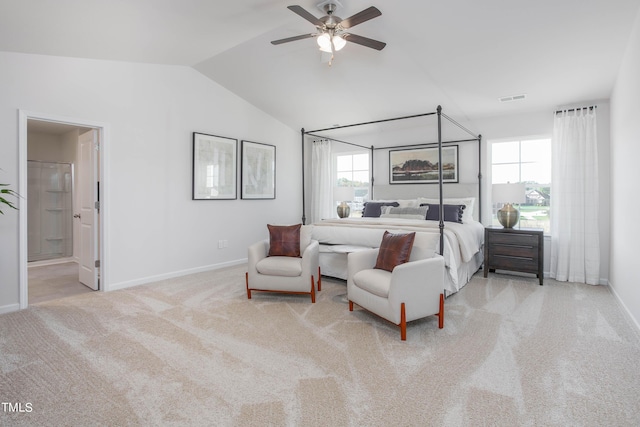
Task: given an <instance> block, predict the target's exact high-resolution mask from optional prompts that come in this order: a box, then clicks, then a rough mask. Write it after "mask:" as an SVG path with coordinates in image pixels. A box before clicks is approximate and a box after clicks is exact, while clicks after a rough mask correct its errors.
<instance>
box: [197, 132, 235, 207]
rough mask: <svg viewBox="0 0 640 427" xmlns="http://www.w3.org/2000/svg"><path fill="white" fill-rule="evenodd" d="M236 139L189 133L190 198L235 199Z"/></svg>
mask: <svg viewBox="0 0 640 427" xmlns="http://www.w3.org/2000/svg"><path fill="white" fill-rule="evenodd" d="M237 176H238V140H237V139H233V138H226V137H223V136H216V135H208V134H204V133H198V132H194V133H193V194H192V198H193V200H231V199H237V198H238V190H237V187H238V184H237V179H238V178H237Z"/></svg>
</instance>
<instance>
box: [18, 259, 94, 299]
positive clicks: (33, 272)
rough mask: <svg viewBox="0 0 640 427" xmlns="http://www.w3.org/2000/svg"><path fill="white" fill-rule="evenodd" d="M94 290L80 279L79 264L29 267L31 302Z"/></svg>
mask: <svg viewBox="0 0 640 427" xmlns="http://www.w3.org/2000/svg"><path fill="white" fill-rule="evenodd" d="M87 292H93V290H92V289H90V288H88V287H87V286H85V285H83V284H82V283H80V282H79V281H78V264H77V263H75V262H66V263H63V264H51V265H44V266H37V267H29V304H38V303H41V302H44V301H50V300H54V299H58V298H64V297H68V296H71V295H77V294H82V293H87Z"/></svg>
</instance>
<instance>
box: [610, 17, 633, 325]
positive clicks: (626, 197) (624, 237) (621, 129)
mask: <svg viewBox="0 0 640 427" xmlns="http://www.w3.org/2000/svg"><path fill="white" fill-rule="evenodd" d="M638 76H640V12H639V13H638V17H637V18H636V21H635V26H634V30H633V32H632V34H631V37H630V39H629V44H628V45H627V50H626V54H625V56H624V59H623V62H622V65H621V67H620V72H619V74H618V78H617V80H616V84H615V87H614V90H613V94H612V96H611V165H612V167H611V200H610V206H611V211H612V213H614V214H615V217H614V218H612V221H611V228H610V232H611V253H610V263H611V274H610V277H609V281H610V284H611V287H612V288H613V290H614V292H615V293H616V294H617V296H618V297H619V298H620V300H621V301H622V304H623V305H624V306H625V307H626V309H627V310H628V311H629V313H630V314H631V316H632V317H633V318H634V321H635V322H636V325H638V327H640V286H639V279H640V274H639V273H638V264H637V262H638V259H637V258H638V253H637V251H636V250H635V246H636V244H637V243H638V242H639V241H640V227H638V225H637V223H636V215H635V213H636V212H638V211H640V198H638V197H637V193H638V183H639V182H640V180H639V179H638V178H639V177H640V172H639V168H638V159H639V158H640V120H639V119H640V103H639V102H638V99H640V79H639V78H638Z"/></svg>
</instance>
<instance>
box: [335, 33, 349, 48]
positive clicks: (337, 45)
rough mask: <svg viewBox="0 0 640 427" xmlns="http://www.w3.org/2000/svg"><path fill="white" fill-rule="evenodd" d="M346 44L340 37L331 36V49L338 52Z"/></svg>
mask: <svg viewBox="0 0 640 427" xmlns="http://www.w3.org/2000/svg"><path fill="white" fill-rule="evenodd" d="M346 44H347V41H346V40H345V39H343V38H342V37H340V36H333V48H334V49H335V50H336V51H339V50H340V49H342V48H343V47H344V46H345V45H346Z"/></svg>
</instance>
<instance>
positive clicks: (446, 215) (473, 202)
mask: <svg viewBox="0 0 640 427" xmlns="http://www.w3.org/2000/svg"><path fill="white" fill-rule="evenodd" d="M429 117H431V118H435V119H436V120H437V122H436V128H437V130H436V133H437V140H436V141H435V142H426V143H418V144H405V145H393V146H384V147H374V146H373V145H372V146H370V147H366V146H364V145H359V144H355V143H352V142H348V141H343V140H339V139H336V138H333V137H331V136H330V135H331V132H332V131H335V130H337V129H344V128H353V127H359V126H367V125H374V124H379V123H386V122H396V121H402V120H408V119H412V120H416V119H418V120H419V119H426V120H429ZM443 119H444V120H445V121H446V124H450V125H452V126H455V128H456V131H458V132H460V131H462V132H463V133H464V135H465V137H466V136H470V137H469V138H462V139H447V140H444V139H443V131H442V120H443ZM301 134H302V157H303V171H302V176H303V185H302V187H303V194H302V200H303V201H302V211H303V217H302V223H303V224H306V216H305V212H306V203H305V185H304V179H305V171H304V164H305V154H304V153H305V150H304V147H305V144H306V143H307V137H315V138H322V139H326V140H330V141H335V142H338V143H342V144H349V145H352V146H356V147H359V148H361V149H365V150H368V151H370V172H371V183H370V194H369V197H368V200H367V202H366V203H365V205H364V211H363V214H364V215H363V217H362V218H339V219H336V218H333V219H322V220H320V221H316V222H314V224H313V231H312V238H313V239H315V240H318V242H319V243H320V267H321V270H322V274H323V275H325V276H330V277H337V278H340V279H346V278H347V256H348V254H349V253H350V252H355V251H359V250H363V249H368V248H376V247H379V245H380V242H381V240H382V235H383V233H384V231H385V230H387V231H389V232H391V233H402V232H414V231H415V232H416V238H415V243H414V246H413V251H412V259H421V258H429V257H432V256H434V254H435V253H438V254H440V255H442V256H443V257H444V259H445V267H446V274H445V289H444V291H445V295H450V294H452V293H455V292H458V291H459V290H460V289H461V288H462V287H463V286H464V285H465V284H466V283H467V282H468V281H469V280H470V279H471V277H472V276H473V274H474V273H475V272H476V271H477V270H478V269H479V268H480V267H481V265H482V262H483V243H484V227H483V226H482V224H481V223H480V220H481V202H480V200H481V199H480V195H481V185H480V184H481V179H482V175H481V172H480V168H481V152H482V150H481V144H482V137H481V135H475V134H473V133H472V132H471V131H469V130H468V129H466V128H465V127H464V126H462V125H460V124H459V123H457V122H456V121H455V120H453V119H451V118H450V117H448V116H446V115H445V114H443V113H442V108H441V107H440V106H438V108H437V110H436V111H435V112H432V113H425V114H417V115H412V116H405V117H398V118H392V119H385V120H379V121H374V122H365V123H357V124H351V125H346V126H336V127H332V128H327V129H318V130H313V131H305V130H304V129H302V130H301ZM474 142H475V143H477V183H462V184H460V183H459V182H458V175H459V171H460V169H461V168H460V166H459V165H458V164H457V160H458V159H457V155H458V152H457V149H458V145H455V146H454V144H468V143H474ZM447 147H455V154H456V168H457V169H456V177H455V180H451V179H449V180H448V181H447V179H446V178H445V176H444V174H445V172H444V171H443V169H445V168H442V167H439V166H438V167H437V173H436V172H433V173H434V174H436V175H437V177H435V178H432V180H431V182H433V184H437V185H433V184H429V183H412V182H411V180H410V179H407V181H402V182H400V185H397V184H398V182H396V183H392V180H394V177H395V176H396V175H395V174H401V173H405V174H407V176H409V174H410V173H413V172H403V171H400V170H397V168H396V167H393V166H392V165H391V160H392V159H391V152H392V151H394V152H395V151H401V150H413V149H421V148H432V149H434V150H437V165H443V164H444V165H445V167H446V166H447V163H443V149H447ZM384 151H388V152H389V159H390V162H389V163H390V165H389V185H386V184H385V185H376V184H375V179H374V173H373V172H374V171H373V167H374V164H375V161H374V156H375V154H376V153H379V152H384ZM468 155H469V152H467V158H468ZM470 167H471V166H469V165H468V164H465V171H467V172H468V168H470ZM392 169H393V170H392ZM447 172H448V171H447ZM422 176H424V175H422ZM449 182H451V183H449ZM445 187H446V188H445ZM425 280H428V278H425Z"/></svg>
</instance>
